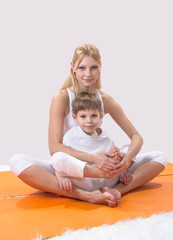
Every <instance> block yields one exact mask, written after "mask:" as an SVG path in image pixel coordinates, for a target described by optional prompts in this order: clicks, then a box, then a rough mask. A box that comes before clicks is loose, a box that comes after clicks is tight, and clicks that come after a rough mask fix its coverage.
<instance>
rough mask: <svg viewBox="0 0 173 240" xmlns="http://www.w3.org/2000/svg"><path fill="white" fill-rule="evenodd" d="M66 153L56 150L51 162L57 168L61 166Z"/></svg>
mask: <svg viewBox="0 0 173 240" xmlns="http://www.w3.org/2000/svg"><path fill="white" fill-rule="evenodd" d="M66 156H67V155H66V153H64V152H56V153H54V154H53V155H52V157H51V160H50V163H51V165H52V166H53V167H54V168H55V169H56V168H57V167H61V165H62V163H63V162H64V160H65V157H66Z"/></svg>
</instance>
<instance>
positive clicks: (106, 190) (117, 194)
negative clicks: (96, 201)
mask: <svg viewBox="0 0 173 240" xmlns="http://www.w3.org/2000/svg"><path fill="white" fill-rule="evenodd" d="M100 191H101V192H102V193H110V194H112V195H113V196H114V198H115V201H116V204H118V203H119V201H120V199H121V193H120V192H119V191H118V190H117V189H115V188H108V187H102V188H101V189H100Z"/></svg>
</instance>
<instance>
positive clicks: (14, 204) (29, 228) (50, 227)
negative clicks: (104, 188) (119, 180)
mask: <svg viewBox="0 0 173 240" xmlns="http://www.w3.org/2000/svg"><path fill="white" fill-rule="evenodd" d="M0 195H1V196H0V226H1V230H0V239H3V240H9V239H10V240H11V239H13V240H31V239H33V238H36V237H37V236H40V235H42V236H43V237H45V238H46V237H52V236H56V235H61V234H62V233H63V232H65V231H66V230H67V229H68V228H70V229H73V230H76V229H79V228H91V227H96V226H100V225H103V224H114V223H116V222H117V221H120V220H125V219H133V218H137V217H149V216H151V215H153V214H155V213H161V212H168V211H172V210H173V204H172V202H173V164H168V166H167V168H166V170H165V171H164V172H163V173H161V174H160V175H159V176H158V177H156V178H155V179H154V180H152V181H151V182H149V183H147V184H145V185H144V186H142V187H140V188H138V189H136V190H134V191H131V192H130V193H128V194H126V195H124V196H123V197H122V199H121V201H120V203H119V205H118V206H117V207H115V208H109V207H107V206H104V205H96V204H90V203H86V202H82V201H78V200H73V199H68V198H65V197H56V196H55V195H53V194H48V193H47V194H46V193H41V192H38V191H37V190H35V189H33V188H31V187H29V186H27V185H26V184H24V183H22V181H20V180H19V179H18V178H17V177H15V176H14V175H12V173H11V172H2V173H0ZM20 195H21V196H20ZM15 196H18V197H15Z"/></svg>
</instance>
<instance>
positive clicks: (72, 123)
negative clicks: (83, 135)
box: [64, 88, 104, 134]
mask: <svg viewBox="0 0 173 240" xmlns="http://www.w3.org/2000/svg"><path fill="white" fill-rule="evenodd" d="M67 92H68V96H69V113H68V115H67V116H66V117H65V118H64V134H65V133H66V132H67V131H68V130H69V129H70V128H72V127H74V126H78V124H77V123H76V122H75V121H74V119H73V117H72V114H73V111H72V101H73V99H74V98H75V93H74V92H73V91H72V90H71V89H70V88H67ZM96 94H97V95H98V97H99V99H100V101H101V110H102V112H103V116H104V105H103V100H102V97H101V95H100V92H99V90H98V89H96ZM101 123H102V121H101V122H100V125H99V126H101Z"/></svg>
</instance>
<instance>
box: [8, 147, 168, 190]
mask: <svg viewBox="0 0 173 240" xmlns="http://www.w3.org/2000/svg"><path fill="white" fill-rule="evenodd" d="M62 154H63V158H62ZM64 154H65V153H55V154H54V155H53V156H52V157H51V159H50V160H41V159H36V158H32V157H30V156H27V155H23V154H16V155H14V156H13V157H12V158H11V159H10V161H9V164H10V168H11V171H12V172H13V173H14V174H15V175H17V176H18V175H19V174H20V173H21V172H23V171H24V170H25V169H27V168H28V167H30V166H32V165H38V166H40V167H41V168H43V169H45V170H46V171H48V172H50V173H51V174H54V175H55V170H54V168H56V170H57V171H61V172H60V173H61V174H62V169H59V170H58V169H57V167H56V166H55V165H56V164H57V163H58V162H59V164H57V165H61V164H60V163H62V162H64V163H65V161H66V159H67V158H68V159H69V157H70V158H73V160H74V159H75V158H74V157H72V156H70V155H68V154H65V155H64ZM60 155H61V157H59V156H60ZM57 156H58V157H57ZM64 157H65V158H64ZM57 159H58V160H57ZM62 159H64V161H63V160H62ZM75 161H76V162H77V163H75V164H76V166H78V168H79V169H77V167H76V168H74V169H75V171H76V170H77V172H78V174H79V177H78V178H77V177H74V176H76V175H73V177H71V178H70V179H71V180H72V181H73V183H74V184H75V185H76V186H78V187H80V188H81V189H84V190H86V191H93V190H97V189H100V188H101V187H102V186H107V187H114V186H115V185H116V184H117V182H118V180H119V174H118V175H116V176H115V177H114V178H113V179H98V178H83V168H84V167H85V164H86V163H85V162H83V161H80V160H78V159H75ZM78 161H79V162H78ZM151 161H155V162H159V163H161V164H162V165H164V166H166V163H167V160H166V156H165V154H164V153H163V152H160V151H154V152H148V153H140V154H138V155H137V156H136V159H135V163H134V164H133V165H132V167H131V168H130V169H129V171H130V172H131V173H133V172H134V171H135V170H136V169H137V168H138V167H140V166H141V165H143V164H144V163H146V162H151ZM52 162H54V164H53V165H54V167H52ZM65 165H66V167H64V169H63V171H64V174H65V171H67V172H66V175H69V172H68V171H69V170H68V169H69V168H68V166H67V165H68V164H65ZM61 168H62V167H61ZM65 168H67V170H65Z"/></svg>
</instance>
